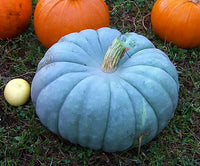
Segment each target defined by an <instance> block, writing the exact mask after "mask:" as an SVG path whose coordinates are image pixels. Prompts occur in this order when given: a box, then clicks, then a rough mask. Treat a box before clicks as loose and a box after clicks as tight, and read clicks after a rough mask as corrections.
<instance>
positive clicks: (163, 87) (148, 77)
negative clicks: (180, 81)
mask: <svg viewBox="0 0 200 166" xmlns="http://www.w3.org/2000/svg"><path fill="white" fill-rule="evenodd" d="M126 73H128V72H127V71H126ZM131 73H132V74H135V75H138V76H142V77H145V78H147V79H149V80H151V81H152V82H155V83H156V84H158V85H161V87H162V89H163V90H164V91H165V92H166V94H167V95H168V97H169V99H170V100H171V103H172V105H173V109H174V107H175V106H174V104H173V99H172V96H171V95H170V94H169V92H168V91H167V90H166V89H165V86H164V85H162V82H158V80H156V79H152V78H151V77H150V75H145V76H144V75H143V74H140V73H136V72H134V70H133V71H131ZM172 80H173V79H172ZM175 84H176V82H175Z"/></svg>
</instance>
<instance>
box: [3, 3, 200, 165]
mask: <svg viewBox="0 0 200 166" xmlns="http://www.w3.org/2000/svg"><path fill="white" fill-rule="evenodd" d="M32 2H33V6H35V4H36V2H37V0H32ZM106 3H107V5H108V6H109V10H110V26H111V27H112V28H116V29H118V30H120V31H121V32H130V31H133V32H136V33H139V34H142V35H144V36H146V37H147V38H148V39H149V40H151V41H152V42H153V43H154V45H155V46H156V47H157V48H159V49H161V50H162V51H164V52H165V53H166V54H167V55H168V56H169V58H170V59H171V61H172V62H173V64H174V65H175V66H176V68H177V70H178V73H179V83H180V91H179V103H178V107H177V109H176V110H175V116H174V118H173V119H172V120H171V121H170V123H169V125H168V126H167V127H166V128H165V129H164V130H163V131H162V132H161V133H160V134H159V135H158V136H157V137H156V138H154V139H153V140H152V141H151V142H149V143H148V144H146V145H144V146H142V147H141V150H140V153H138V148H133V149H130V150H128V151H125V152H116V153H106V152H103V151H94V150H91V149H88V148H83V147H80V146H78V145H73V144H71V143H70V142H68V141H65V140H63V139H62V138H61V137H59V136H56V135H54V134H52V133H51V132H50V131H48V130H47V129H46V128H45V127H44V126H43V125H42V124H41V123H40V121H39V119H38V117H37V115H36V113H35V109H34V107H33V104H32V102H31V100H29V101H28V103H27V104H25V105H23V106H19V107H12V106H10V105H9V104H8V103H7V102H6V101H5V99H4V97H3V90H4V88H5V85H6V83H7V82H8V81H9V80H11V79H13V78H19V77H20V78H24V79H25V80H27V81H28V82H29V83H30V84H31V81H32V79H33V76H34V74H35V71H36V68H37V65H38V62H39V61H40V59H41V58H42V57H43V55H44V53H45V52H46V50H47V49H46V48H44V47H43V46H42V45H41V44H40V43H39V41H38V39H37V37H36V35H35V33H34V28H33V19H32V20H31V23H30V25H29V27H28V28H27V30H26V31H25V32H24V33H23V34H21V35H19V36H18V37H16V38H14V39H10V40H5V41H3V40H0V165H2V166H4V165H5V166H11V165H17V166H18V165H19V166H22V165H30V166H40V165H42V166H47V165H49V166H54V165H61V166H63V165H81V166H82V165H86V166H87V165H99V166H102V165H109V166H117V165H119V166H125V165H127V166H130V165H180V166H184V165H186V166H192V165H199V164H200V47H196V48H193V49H180V48H177V47H176V46H172V45H170V44H168V43H165V42H163V41H161V40H160V39H159V38H158V37H157V36H156V35H155V34H154V32H153V30H152V27H151V22H150V13H151V9H152V6H153V3H154V1H153V0H149V1H147V0H136V1H131V0H126V1H125V0H106Z"/></svg>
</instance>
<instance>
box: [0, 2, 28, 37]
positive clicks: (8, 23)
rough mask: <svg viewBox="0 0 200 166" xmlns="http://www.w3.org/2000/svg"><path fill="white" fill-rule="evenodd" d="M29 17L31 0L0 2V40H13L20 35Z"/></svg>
mask: <svg viewBox="0 0 200 166" xmlns="http://www.w3.org/2000/svg"><path fill="white" fill-rule="evenodd" d="M31 15H32V4H31V0H0V38H1V39H7V38H13V37H15V36H17V35H19V34H20V33H22V32H23V31H24V30H25V29H26V28H27V26H28V24H29V21H30V19H31Z"/></svg>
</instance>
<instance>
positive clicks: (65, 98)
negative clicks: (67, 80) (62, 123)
mask: <svg viewBox="0 0 200 166" xmlns="http://www.w3.org/2000/svg"><path fill="white" fill-rule="evenodd" d="M87 78H88V77H87V76H86V77H85V78H83V79H81V80H79V81H78V82H77V84H75V85H74V86H73V87H72V89H71V90H70V91H69V93H67V94H66V96H65V97H64V100H63V102H62V104H61V106H60V108H59V112H58V123H57V128H58V133H59V134H60V133H61V132H60V131H59V118H60V116H59V115H60V111H61V110H62V107H63V105H64V103H65V101H66V100H67V97H68V96H69V95H70V93H71V91H72V90H73V89H74V88H75V87H76V86H78V84H80V83H81V82H82V81H83V80H85V79H87ZM82 102H83V101H82ZM79 120H80V115H79V117H78V121H79ZM78 128H79V123H78V127H77V133H78ZM78 138H79V136H78V137H77V139H78Z"/></svg>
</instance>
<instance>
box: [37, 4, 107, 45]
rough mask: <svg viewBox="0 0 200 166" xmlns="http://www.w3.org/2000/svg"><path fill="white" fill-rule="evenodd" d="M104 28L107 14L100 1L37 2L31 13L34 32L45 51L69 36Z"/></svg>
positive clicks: (104, 5) (105, 6)
mask: <svg viewBox="0 0 200 166" xmlns="http://www.w3.org/2000/svg"><path fill="white" fill-rule="evenodd" d="M107 26H109V11H108V7H107V5H106V3H105V2H104V1H103V0H51V1H49V0H40V1H38V3H37V5H36V8H35V12H34V28H35V33H36V35H37V37H38V39H39V41H40V42H41V43H42V44H43V45H44V46H45V47H46V48H49V47H50V46H51V45H52V44H54V43H56V42H57V41H58V40H59V39H60V38H61V37H62V36H64V35H67V34H69V33H72V32H79V31H81V30H83V29H95V30H96V29H99V28H101V27H107Z"/></svg>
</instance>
